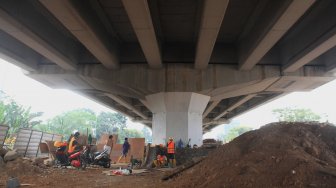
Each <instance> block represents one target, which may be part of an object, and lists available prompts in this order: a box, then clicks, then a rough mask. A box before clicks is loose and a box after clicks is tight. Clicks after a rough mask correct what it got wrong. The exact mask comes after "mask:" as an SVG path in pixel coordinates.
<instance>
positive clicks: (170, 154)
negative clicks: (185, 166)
mask: <svg viewBox="0 0 336 188" xmlns="http://www.w3.org/2000/svg"><path fill="white" fill-rule="evenodd" d="M167 158H168V160H169V166H170V167H172V168H174V167H175V166H176V160H175V143H174V139H173V138H169V141H168V143H167Z"/></svg>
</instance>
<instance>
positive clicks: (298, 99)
mask: <svg viewBox="0 0 336 188" xmlns="http://www.w3.org/2000/svg"><path fill="white" fill-rule="evenodd" d="M0 90H2V91H4V92H5V93H6V94H7V95H9V96H10V97H11V98H13V99H14V100H15V101H17V102H18V103H19V104H21V105H23V106H25V107H31V110H32V112H44V115H43V119H44V120H46V119H50V118H52V117H54V116H56V115H58V114H61V113H63V112H67V111H70V110H73V109H78V108H89V109H92V110H93V111H94V112H96V113H99V112H102V111H110V112H114V111H113V110H112V109H110V108H107V107H105V106H103V105H101V104H98V103H96V102H94V101H92V100H90V99H87V98H85V97H83V96H81V95H79V94H76V93H74V92H71V91H69V90H65V89H51V88H49V87H47V86H45V85H43V84H41V83H39V82H37V81H35V80H33V79H31V78H29V77H27V76H25V75H24V73H23V71H22V70H21V69H20V68H18V67H16V66H14V65H12V64H10V63H8V62H6V61H4V60H2V59H0ZM335 96H336V81H332V82H329V83H328V84H325V85H323V86H321V87H319V88H317V89H315V90H313V91H311V92H294V93H291V94H288V95H286V96H284V97H281V98H279V99H276V100H273V101H272V102H269V103H267V104H265V105H263V106H260V107H258V108H255V109H253V110H251V111H249V112H247V113H244V114H242V115H240V116H237V117H236V118H234V119H232V121H235V122H239V123H240V124H241V125H246V126H251V127H253V128H255V129H256V128H259V127H260V126H262V125H265V124H267V123H270V122H274V121H277V119H276V117H275V116H274V115H273V114H272V110H273V109H276V108H285V107H292V108H308V109H311V110H312V111H313V112H315V113H317V114H319V115H320V116H321V117H322V118H323V120H328V121H329V122H332V123H336V110H335V107H336V100H335ZM127 126H128V127H129V128H135V129H138V130H141V129H142V128H143V125H142V124H140V123H134V122H131V121H130V120H129V119H128V121H127ZM223 126H225V125H221V126H218V127H216V128H214V129H213V130H212V131H211V132H209V133H207V134H205V135H204V138H211V137H213V138H215V137H216V134H217V133H218V131H220V130H222V129H223Z"/></svg>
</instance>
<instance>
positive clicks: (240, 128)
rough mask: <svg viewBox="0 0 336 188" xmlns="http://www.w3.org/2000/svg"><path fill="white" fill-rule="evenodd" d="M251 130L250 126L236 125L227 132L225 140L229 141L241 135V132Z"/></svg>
mask: <svg viewBox="0 0 336 188" xmlns="http://www.w3.org/2000/svg"><path fill="white" fill-rule="evenodd" d="M250 130H252V127H247V126H237V127H234V128H232V129H230V131H229V133H228V134H227V135H226V136H225V141H226V142H230V141H231V140H233V139H234V138H236V137H238V136H240V135H242V134H243V133H245V132H247V131H250Z"/></svg>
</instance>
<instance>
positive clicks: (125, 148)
mask: <svg viewBox="0 0 336 188" xmlns="http://www.w3.org/2000/svg"><path fill="white" fill-rule="evenodd" d="M122 148H123V149H122V154H121V156H120V157H119V159H118V161H117V163H119V162H120V160H121V158H123V157H124V159H125V161H124V162H126V157H127V153H128V151H129V150H131V145H130V144H129V143H128V138H125V141H124V144H123V146H122Z"/></svg>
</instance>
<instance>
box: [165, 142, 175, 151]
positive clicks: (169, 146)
mask: <svg viewBox="0 0 336 188" xmlns="http://www.w3.org/2000/svg"><path fill="white" fill-rule="evenodd" d="M167 150H168V152H167V153H175V143H174V142H173V141H171V142H168V147H167Z"/></svg>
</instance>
